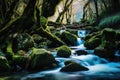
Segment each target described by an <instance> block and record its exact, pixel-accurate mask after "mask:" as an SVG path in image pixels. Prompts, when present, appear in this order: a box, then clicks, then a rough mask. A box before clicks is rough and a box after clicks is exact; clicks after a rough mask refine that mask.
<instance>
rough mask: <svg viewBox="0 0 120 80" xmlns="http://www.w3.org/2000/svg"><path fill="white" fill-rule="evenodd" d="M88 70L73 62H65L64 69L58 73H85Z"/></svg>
mask: <svg viewBox="0 0 120 80" xmlns="http://www.w3.org/2000/svg"><path fill="white" fill-rule="evenodd" d="M86 70H88V68H86V67H84V66H82V65H80V64H78V63H76V62H73V61H66V62H65V67H63V68H61V70H60V71H62V72H74V71H86Z"/></svg>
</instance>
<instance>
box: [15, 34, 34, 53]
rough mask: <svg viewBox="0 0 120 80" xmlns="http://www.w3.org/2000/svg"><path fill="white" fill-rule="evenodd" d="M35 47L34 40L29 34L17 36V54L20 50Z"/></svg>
mask: <svg viewBox="0 0 120 80" xmlns="http://www.w3.org/2000/svg"><path fill="white" fill-rule="evenodd" d="M33 46H34V40H33V39H32V37H31V36H30V35H29V34H27V33H21V34H17V35H16V36H15V38H14V41H13V50H14V52H17V51H18V50H28V49H29V48H31V47H33Z"/></svg>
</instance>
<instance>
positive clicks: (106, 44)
mask: <svg viewBox="0 0 120 80" xmlns="http://www.w3.org/2000/svg"><path fill="white" fill-rule="evenodd" d="M102 47H103V48H104V49H107V50H115V49H116V47H117V45H116V43H115V41H111V42H110V41H104V43H103V44H102Z"/></svg>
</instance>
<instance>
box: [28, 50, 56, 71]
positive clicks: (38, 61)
mask: <svg viewBox="0 0 120 80" xmlns="http://www.w3.org/2000/svg"><path fill="white" fill-rule="evenodd" d="M29 57H30V58H31V62H30V66H29V67H30V70H42V69H48V68H53V67H55V65H56V60H55V58H54V56H53V55H52V53H51V52H49V51H47V50H45V49H36V48H33V49H32V51H31V54H30V56H29Z"/></svg>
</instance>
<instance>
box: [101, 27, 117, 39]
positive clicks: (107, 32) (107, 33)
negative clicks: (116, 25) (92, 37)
mask: <svg viewBox="0 0 120 80" xmlns="http://www.w3.org/2000/svg"><path fill="white" fill-rule="evenodd" d="M101 32H102V36H103V38H104V39H105V40H106V41H115V37H116V31H115V30H113V29H111V28H105V29H103V30H102V31H101Z"/></svg>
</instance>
